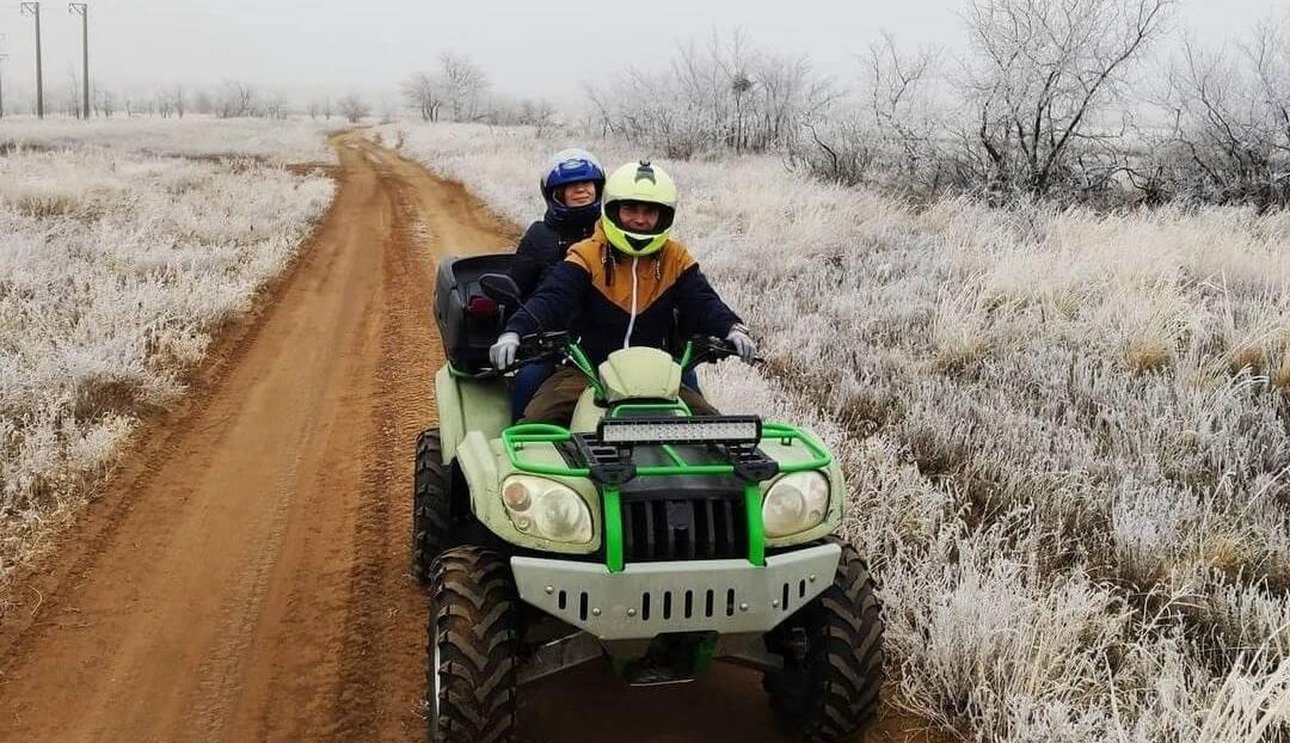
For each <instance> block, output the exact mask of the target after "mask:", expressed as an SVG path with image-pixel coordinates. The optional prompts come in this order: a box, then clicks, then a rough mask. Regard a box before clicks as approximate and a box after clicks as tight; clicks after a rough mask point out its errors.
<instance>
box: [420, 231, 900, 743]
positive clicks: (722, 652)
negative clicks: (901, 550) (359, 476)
mask: <svg viewBox="0 0 1290 743" xmlns="http://www.w3.org/2000/svg"><path fill="white" fill-rule="evenodd" d="M510 257H511V256H509V255H488V256H475V257H470V258H460V259H456V260H445V261H444V262H443V263H442V264H441V265H440V268H439V276H438V284H437V287H436V298H435V313H436V319H437V320H438V323H439V327H440V331H441V335H442V337H443V339H444V343H445V347H446V351H447V356H448V359H449V362H448V364H446V365H445V366H444V367H443V368H442V369H440V370H439V371H438V373H437V375H436V377H435V392H436V398H437V402H438V412H439V427H438V428H430V429H427V430H426V431H423V432H422V433H421V435H420V437H419V438H418V440H417V449H416V468H415V487H414V494H413V501H414V516H413V527H412V532H413V534H412V573H413V575H414V576H415V577H416V578H417V579H418V580H420V581H422V582H423V583H425V584H426V585H427V586H428V588H429V594H430V607H431V614H430V619H429V627H428V633H429V644H428V655H429V666H428V670H427V673H426V679H427V686H428V691H427V707H428V715H427V716H428V719H429V739H430V740H432V741H447V742H449V743H475V742H476V741H511V740H513V739H514V738H515V736H516V732H517V731H516V711H517V700H518V697H519V694H521V693H522V689H523V688H524V686H525V685H527V684H530V683H532V682H534V681H536V680H538V679H542V678H545V677H548V676H551V675H552V674H555V673H558V672H560V671H563V670H565V669H568V668H571V667H574V666H577V665H581V664H583V663H587V662H593V661H601V660H602V659H603V660H605V661H607V662H609V663H610V664H612V667H613V668H614V669H615V671H616V672H617V673H618V675H619V676H620V677H621V678H623V679H624V681H625V682H626V683H629V684H633V685H647V684H664V683H676V682H684V681H689V680H692V679H694V678H695V677H696V676H697V675H698V674H700V673H702V672H703V671H704V670H705V669H706V668H707V667H708V666H709V665H710V664H711V663H712V662H714V661H723V662H730V663H735V664H739V665H742V666H746V667H751V668H754V669H756V670H759V671H761V672H762V674H763V679H764V686H765V689H766V692H767V693H768V695H769V700H770V704H771V705H772V707H773V708H774V710H775V712H776V713H777V714H778V717H779V718H780V719H781V720H782V722H783V723H784V725H785V726H786V728H787V729H788V731H789V732H790V733H791V734H793V735H794V736H795V737H796V738H798V739H801V740H806V741H853V740H856V738H857V736H858V735H859V734H860V733H861V732H862V731H863V730H864V728H865V727H866V726H867V725H868V723H870V722H871V721H872V720H873V719H874V718H875V717H876V715H877V712H878V695H879V688H880V686H881V684H882V632H883V624H882V620H881V619H880V617H879V612H880V604H879V600H878V597H877V595H876V594H875V586H874V580H873V578H872V577H871V575H870V573H869V570H868V568H867V567H866V565H865V562H864V560H863V559H861V557H860V555H859V554H857V552H856V550H855V549H854V548H853V547H852V546H851V545H850V544H848V543H846V542H844V541H842V540H839V539H837V538H835V537H833V536H831V535H832V532H833V531H834V530H835V529H837V528H838V526H839V525H840V523H841V520H842V511H843V505H844V504H843V501H844V497H845V493H846V490H845V488H844V485H843V479H842V471H841V468H840V467H839V465H838V463H837V462H836V461H835V460H834V459H833V457H832V456H831V455H830V454H829V452H828V451H827V450H826V449H825V448H824V447H823V446H822V445H821V444H820V442H819V441H818V440H817V439H816V438H815V437H814V436H813V435H812V434H810V433H809V432H808V431H805V430H802V429H800V428H796V427H794V426H791V425H786V424H781V423H771V422H767V421H762V420H760V419H759V418H758V417H756V416H712V417H703V416H691V415H690V413H689V410H688V409H687V407H686V406H685V404H684V403H683V402H681V401H680V400H679V398H678V389H679V386H680V379H681V374H682V370H683V369H685V368H689V367H692V366H694V365H696V364H698V363H702V362H707V361H716V360H720V359H722V358H726V357H728V356H731V355H733V349H731V348H729V347H728V346H727V345H726V343H725V342H724V341H721V340H718V339H696V340H694V341H691V342H690V344H688V346H687V348H686V351H685V353H684V354H683V355H682V357H681V358H680V359H679V360H677V359H674V358H673V357H672V356H671V355H669V354H668V353H665V352H663V351H660V350H657V349H651V348H629V349H625V350H621V351H617V352H615V353H613V354H612V355H610V357H609V359H608V360H607V361H606V362H605V363H603V364H601V365H600V367H599V368H598V369H597V368H594V367H593V366H592V365H591V364H590V363H589V362H588V360H587V358H586V356H585V355H584V354H583V353H582V351H581V350H580V349H579V348H578V346H577V344H576V343H574V342H572V341H571V340H570V339H569V338H568V337H567V336H566V335H565V334H563V333H542V334H537V335H534V336H529V337H527V338H524V339H522V341H521V347H520V358H521V359H522V361H521V362H520V363H528V362H536V361H547V362H550V361H555V362H557V363H567V364H571V365H573V366H574V367H575V368H577V369H578V370H580V371H581V372H582V373H583V374H585V375H586V378H587V390H586V392H585V393H584V394H583V395H582V397H581V399H580V400H579V402H578V406H577V409H576V411H575V413H574V415H573V420H572V424H571V425H570V427H569V428H567V429H566V428H563V427H559V426H553V425H546V424H519V425H513V424H512V421H511V416H510V396H509V393H508V390H507V386H506V380H505V378H504V377H503V376H502V375H501V374H499V373H497V372H495V371H493V370H491V369H489V368H488V360H487V349H488V346H489V345H490V344H491V343H492V342H493V340H494V339H495V338H496V336H497V335H498V334H499V332H500V330H501V327H502V326H503V325H504V321H505V317H506V315H507V312H508V310H513V309H516V308H517V307H518V300H517V298H516V297H515V294H516V292H515V289H514V284H513V282H511V281H510V279H509V277H507V276H505V275H502V274H504V272H505V271H506V268H507V265H508V262H509V260H510ZM517 366H518V364H517Z"/></svg>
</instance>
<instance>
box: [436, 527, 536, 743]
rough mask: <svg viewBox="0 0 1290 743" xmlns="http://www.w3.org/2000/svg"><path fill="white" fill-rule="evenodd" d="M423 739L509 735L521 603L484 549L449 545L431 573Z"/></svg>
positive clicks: (468, 742)
mask: <svg viewBox="0 0 1290 743" xmlns="http://www.w3.org/2000/svg"><path fill="white" fill-rule="evenodd" d="M430 607H431V614H430V622H429V627H428V635H429V646H428V648H427V650H428V655H429V659H430V662H429V666H428V668H427V669H426V703H427V707H428V712H429V714H428V715H427V720H428V722H429V729H428V733H429V735H428V738H429V740H431V741H437V742H438V743H509V742H510V741H513V740H514V738H515V728H516V722H515V713H516V666H517V662H516V654H517V653H518V652H519V649H520V636H519V618H520V603H519V597H518V595H517V593H516V590H515V580H514V578H513V577H512V575H511V569H510V565H509V564H508V563H507V562H506V558H505V557H503V556H502V555H501V554H500V553H498V552H496V551H493V550H490V549H486V548H483V547H454V548H452V549H449V550H447V551H445V552H444V553H443V554H441V555H440V556H439V558H438V559H437V560H435V562H434V565H433V566H432V568H431V572H430Z"/></svg>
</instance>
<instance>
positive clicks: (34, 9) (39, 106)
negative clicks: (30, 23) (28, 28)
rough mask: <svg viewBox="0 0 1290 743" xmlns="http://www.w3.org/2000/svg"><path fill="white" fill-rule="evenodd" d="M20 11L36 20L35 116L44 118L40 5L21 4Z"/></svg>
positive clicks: (43, 72)
mask: <svg viewBox="0 0 1290 743" xmlns="http://www.w3.org/2000/svg"><path fill="white" fill-rule="evenodd" d="M20 5H21V11H22V12H23V13H24V14H26V13H30V14H32V15H33V16H35V18H36V116H38V117H39V118H42V119H43V118H45V70H44V68H43V66H42V64H41V61H40V3H21V4H20Z"/></svg>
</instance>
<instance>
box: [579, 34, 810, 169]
mask: <svg viewBox="0 0 1290 743" xmlns="http://www.w3.org/2000/svg"><path fill="white" fill-rule="evenodd" d="M834 95H835V94H834V91H833V89H832V85H831V83H830V82H829V81H828V80H827V79H825V78H822V77H819V76H817V75H815V74H814V73H813V71H812V70H811V66H810V64H809V62H808V60H807V59H806V57H784V56H780V55H774V54H767V53H764V52H759V51H758V50H755V49H753V48H751V47H749V46H748V44H747V42H746V40H745V39H744V37H743V36H742V34H739V33H738V32H736V33H734V34H732V35H731V36H730V37H729V38H728V39H726V40H723V39H722V38H721V37H719V36H716V35H714V36H713V37H712V38H711V40H710V41H709V43H708V45H707V46H706V47H702V48H701V47H697V46H694V45H688V46H684V47H681V48H680V49H678V52H677V55H676V56H675V57H674V58H673V59H672V62H671V65H670V68H669V70H668V71H667V72H665V73H646V72H642V71H640V70H637V69H631V68H629V69H627V70H625V71H623V72H621V73H619V75H618V76H617V77H616V78H615V79H612V80H611V81H610V82H609V83H608V86H607V87H606V88H604V89H592V90H590V91H588V98H589V99H590V100H591V102H592V104H593V106H595V108H596V111H597V117H598V119H599V120H600V122H601V129H602V130H603V131H605V132H613V133H615V134H618V135H619V136H623V137H626V138H628V139H630V140H632V141H638V142H648V143H650V144H651V145H652V146H653V147H655V148H657V149H659V150H660V151H661V152H663V154H665V155H667V156H669V157H689V156H691V155H693V154H694V153H696V152H700V151H703V150H709V149H719V148H729V149H734V150H736V151H740V152H743V151H763V150H769V149H774V148H778V147H783V146H786V145H788V144H789V143H791V142H792V141H793V138H794V137H795V136H796V135H797V133H798V131H799V129H800V128H801V125H802V124H803V122H805V121H807V120H809V119H811V118H812V117H813V116H816V115H818V114H819V113H821V112H822V111H824V110H825V109H826V108H827V107H828V105H829V103H830V101H831V100H832V98H833V97H834Z"/></svg>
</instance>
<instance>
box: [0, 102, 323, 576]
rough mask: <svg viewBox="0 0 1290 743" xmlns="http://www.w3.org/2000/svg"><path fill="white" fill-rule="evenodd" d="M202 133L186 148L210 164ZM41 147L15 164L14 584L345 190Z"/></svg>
mask: <svg viewBox="0 0 1290 743" xmlns="http://www.w3.org/2000/svg"><path fill="white" fill-rule="evenodd" d="M185 127H187V125H185ZM5 131H6V130H5V129H0V139H3V137H4V134H5ZM239 131H240V129H239V128H238V127H234V128H233V132H232V133H231V134H229V135H224V136H225V137H226V139H227V141H229V142H231V141H233V140H235V139H236V138H237V136H238V132H239ZM197 132H198V130H195V129H194V130H189V129H186V128H185V129H184V133H183V134H182V137H181V138H184V139H186V141H188V142H189V146H191V147H193V148H194V150H193V151H194V152H196V153H200V151H201V150H200V143H199V142H197V141H193V140H187V138H189V137H195V136H200V135H199V134H198V133H197ZM32 136H33V137H34V136H35V135H34V134H33V135H32ZM105 136H108V135H107V134H105ZM177 136H178V135H177ZM292 136H295V135H292ZM216 139H217V140H218V141H216V142H214V143H212V145H213V146H215V147H222V146H223V143H224V141H223V140H221V139H220V138H218V137H217V138H216ZM41 143H42V148H41V149H19V150H14V151H11V152H9V153H7V154H0V576H3V574H4V573H5V571H6V570H7V568H8V567H9V566H11V564H12V561H13V560H14V559H16V558H17V557H18V556H20V554H21V553H22V551H23V549H24V545H27V544H29V542H30V539H31V538H32V537H33V535H36V534H37V533H38V532H39V531H40V530H39V529H38V527H39V526H40V525H41V524H42V523H43V522H45V521H46V520H47V519H48V518H49V517H50V515H51V513H54V512H56V511H58V509H59V508H60V507H61V506H64V505H67V504H68V503H70V502H74V501H75V500H76V499H78V498H80V497H83V496H84V495H85V492H86V490H87V489H89V488H91V487H92V486H93V484H94V483H95V482H96V481H97V479H98V478H99V477H100V476H101V475H102V473H103V471H104V469H105V468H106V467H107V466H109V465H110V464H111V463H112V461H113V458H114V456H115V455H116V453H117V452H118V450H119V447H120V445H121V443H122V441H123V440H124V439H125V437H126V436H127V435H128V434H129V432H130V431H131V429H132V427H133V425H134V423H135V422H136V420H137V415H138V413H139V412H140V411H141V410H145V409H148V408H151V407H155V406H162V405H165V404H166V403H167V402H168V401H170V400H172V399H173V398H174V397H175V396H176V395H177V394H179V393H180V392H181V391H182V390H183V389H184V378H185V377H184V375H185V372H186V371H188V370H190V369H191V368H192V367H193V365H194V364H195V363H196V362H198V361H199V360H200V359H201V358H202V356H203V355H204V354H205V352H206V349H207V346H208V344H209V343H210V341H211V333H212V332H213V331H215V330H216V329H218V327H219V326H220V324H221V323H223V322H225V321H226V320H228V319H230V318H232V317H233V316H235V315H237V314H238V313H240V312H243V311H245V310H246V309H248V307H249V306H250V301H251V299H252V296H253V294H254V292H255V291H256V290H257V289H258V288H259V287H260V286H261V285H263V284H264V283H265V282H266V281H268V280H269V279H271V278H273V277H274V276H275V275H277V274H278V273H279V272H281V271H282V269H283V268H284V266H286V264H287V262H288V261H289V259H290V258H291V256H292V255H293V253H294V252H295V250H296V248H297V246H298V245H299V243H300V241H301V240H302V239H303V238H304V236H305V235H306V233H307V231H308V230H309V229H310V228H311V225H312V223H313V222H314V221H315V220H316V219H317V218H318V217H319V216H320V215H321V214H322V213H323V211H324V209H325V208H326V206H327V204H328V203H329V202H330V199H331V194H332V189H333V186H332V183H331V181H329V180H326V179H322V178H314V177H311V178H302V177H297V176H293V175H291V174H290V173H288V172H287V171H285V170H283V169H281V168H278V167H274V166H270V165H262V164H260V163H258V162H255V161H250V160H242V161H238V162H235V163H233V165H234V167H231V168H230V167H226V166H224V165H221V164H219V163H217V162H202V161H196V160H192V159H176V158H163V157H157V156H149V155H144V154H141V152H139V151H130V150H143V149H150V148H151V145H147V146H144V145H143V143H140V142H135V143H133V144H131V146H130V147H116V148H113V149H105V148H100V147H82V148H76V149H44V148H45V147H48V146H50V143H49V142H48V141H44V140H41ZM136 145H137V146H136Z"/></svg>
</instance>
